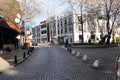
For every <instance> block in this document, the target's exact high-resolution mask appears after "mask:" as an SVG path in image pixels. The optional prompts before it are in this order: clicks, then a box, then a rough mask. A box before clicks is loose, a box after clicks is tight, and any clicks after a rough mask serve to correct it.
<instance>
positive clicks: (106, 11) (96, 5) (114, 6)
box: [67, 0, 120, 44]
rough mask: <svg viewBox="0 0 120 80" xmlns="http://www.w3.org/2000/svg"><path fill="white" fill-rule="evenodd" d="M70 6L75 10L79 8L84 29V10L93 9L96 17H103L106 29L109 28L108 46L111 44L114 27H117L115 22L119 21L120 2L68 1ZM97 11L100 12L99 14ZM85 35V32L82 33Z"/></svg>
mask: <svg viewBox="0 0 120 80" xmlns="http://www.w3.org/2000/svg"><path fill="white" fill-rule="evenodd" d="M67 2H68V3H69V4H70V6H71V8H72V9H73V10H75V8H76V7H77V8H78V7H79V11H80V12H81V18H80V23H81V26H82V28H83V20H82V11H83V8H85V7H86V6H87V7H91V9H92V10H93V13H94V14H95V16H97V17H98V19H99V17H102V18H104V19H106V26H105V27H106V28H107V33H108V36H107V44H109V43H110V39H111V34H112V30H113V27H114V25H115V21H116V19H117V16H118V14H119V13H120V0H97V1H96V0H89V1H88V0H67ZM95 9H98V10H100V11H99V13H96V12H97V11H96V10H95ZM82 34H83V31H82Z"/></svg>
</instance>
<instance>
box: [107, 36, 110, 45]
mask: <svg viewBox="0 0 120 80" xmlns="http://www.w3.org/2000/svg"><path fill="white" fill-rule="evenodd" d="M110 38H111V34H108V38H107V44H110Z"/></svg>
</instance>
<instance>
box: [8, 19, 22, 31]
mask: <svg viewBox="0 0 120 80" xmlns="http://www.w3.org/2000/svg"><path fill="white" fill-rule="evenodd" d="M6 23H7V24H8V26H9V27H10V28H11V29H13V30H15V31H17V32H19V33H21V30H20V28H19V27H18V26H17V25H16V24H14V23H13V22H11V21H6Z"/></svg>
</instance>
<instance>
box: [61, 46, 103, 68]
mask: <svg viewBox="0 0 120 80" xmlns="http://www.w3.org/2000/svg"><path fill="white" fill-rule="evenodd" d="M63 48H64V49H65V50H67V51H68V52H69V53H71V54H72V55H75V56H76V57H78V58H80V57H82V56H81V54H80V52H75V50H72V49H71V48H70V47H68V48H65V47H63ZM82 60H83V61H84V62H87V61H88V55H86V54H85V55H84V56H83V57H82ZM92 66H93V67H94V68H97V69H100V67H101V66H100V61H99V60H94V62H93V64H92Z"/></svg>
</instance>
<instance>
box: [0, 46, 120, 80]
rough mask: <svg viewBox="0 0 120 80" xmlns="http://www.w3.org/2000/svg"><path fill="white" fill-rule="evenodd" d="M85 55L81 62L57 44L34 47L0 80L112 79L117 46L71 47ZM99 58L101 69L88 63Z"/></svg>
mask: <svg viewBox="0 0 120 80" xmlns="http://www.w3.org/2000/svg"><path fill="white" fill-rule="evenodd" d="M75 50H76V51H79V52H80V53H81V56H83V55H84V54H87V55H88V58H89V61H88V62H84V61H83V60H82V57H81V58H77V57H76V56H73V55H71V54H69V53H68V52H67V51H65V50H64V49H62V48H60V47H51V46H44V47H38V48H35V50H34V54H33V55H31V56H30V57H29V58H28V59H27V60H26V61H25V62H24V63H22V64H20V65H18V66H17V67H15V68H13V69H10V70H8V71H5V72H4V73H2V74H1V75H0V80H115V79H114V78H115V72H114V68H115V57H116V56H117V54H118V52H119V48H117V47H114V48H100V49H99V48H98V49H75ZM95 59H99V60H100V63H101V65H102V67H101V69H94V68H93V67H92V62H93V61H94V60H95Z"/></svg>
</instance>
